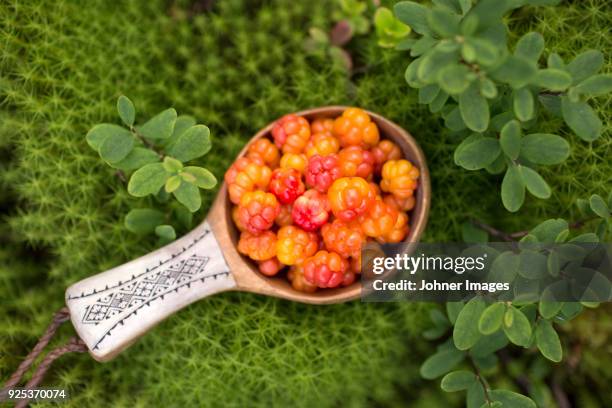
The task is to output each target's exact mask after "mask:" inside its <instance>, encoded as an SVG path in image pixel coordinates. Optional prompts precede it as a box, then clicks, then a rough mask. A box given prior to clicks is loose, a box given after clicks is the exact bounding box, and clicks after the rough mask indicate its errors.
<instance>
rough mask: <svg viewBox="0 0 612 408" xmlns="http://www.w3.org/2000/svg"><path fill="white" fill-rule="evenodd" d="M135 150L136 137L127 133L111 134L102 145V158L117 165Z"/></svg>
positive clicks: (100, 151)
mask: <svg viewBox="0 0 612 408" xmlns="http://www.w3.org/2000/svg"><path fill="white" fill-rule="evenodd" d="M133 148H134V136H132V133H130V132H129V131H127V130H126V131H125V133H123V132H122V133H118V132H117V133H110V134H109V135H108V136H107V137H106V138H105V139H104V140H103V141H102V144H100V150H99V153H100V157H102V158H103V159H104V160H106V161H107V162H109V163H111V164H112V163H117V162H119V161H121V160H123V159H125V157H126V156H127V155H128V154H130V152H131V151H132V149H133Z"/></svg>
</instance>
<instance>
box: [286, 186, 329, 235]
mask: <svg viewBox="0 0 612 408" xmlns="http://www.w3.org/2000/svg"><path fill="white" fill-rule="evenodd" d="M291 218H292V219H293V223H294V224H295V225H297V226H298V227H300V228H302V229H303V230H304V231H316V230H318V229H319V228H321V226H322V225H323V224H325V223H326V222H327V219H328V218H329V203H328V202H327V196H326V195H325V194H322V193H320V192H318V191H317V190H308V191H306V192H305V193H304V194H302V195H301V196H300V197H298V199H297V200H295V202H294V203H293V210H292V211H291Z"/></svg>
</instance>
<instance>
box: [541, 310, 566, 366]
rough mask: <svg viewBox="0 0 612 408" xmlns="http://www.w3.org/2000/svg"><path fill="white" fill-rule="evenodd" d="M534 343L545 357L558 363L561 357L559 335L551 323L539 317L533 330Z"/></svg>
mask: <svg viewBox="0 0 612 408" xmlns="http://www.w3.org/2000/svg"><path fill="white" fill-rule="evenodd" d="M535 335H536V345H537V346H538V349H540V352H541V353H542V355H543V356H544V357H546V358H547V359H549V360H551V361H554V362H555V363H558V362H560V361H561V358H562V357H563V349H562V348H561V341H560V340H559V335H558V334H557V332H556V331H555V329H554V327H553V325H552V323H550V322H549V321H548V320H545V319H540V320H539V321H538V325H537V327H536V331H535Z"/></svg>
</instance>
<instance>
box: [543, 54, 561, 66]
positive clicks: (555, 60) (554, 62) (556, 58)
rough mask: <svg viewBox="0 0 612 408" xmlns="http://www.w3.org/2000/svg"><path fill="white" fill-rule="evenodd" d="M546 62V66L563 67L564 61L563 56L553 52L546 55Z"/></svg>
mask: <svg viewBox="0 0 612 408" xmlns="http://www.w3.org/2000/svg"><path fill="white" fill-rule="evenodd" d="M546 64H547V66H548V68H555V69H565V63H564V62H563V58H561V56H560V55H559V54H557V53H556V52H553V53H552V54H550V55H549V56H548V60H547V61H546Z"/></svg>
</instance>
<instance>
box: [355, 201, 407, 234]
mask: <svg viewBox="0 0 612 408" xmlns="http://www.w3.org/2000/svg"><path fill="white" fill-rule="evenodd" d="M398 216H399V213H398V211H397V210H396V209H395V208H393V207H391V206H390V205H388V204H386V203H385V202H384V201H383V200H382V199H381V198H378V199H377V200H376V201H375V202H374V204H373V205H372V207H370V209H369V210H368V212H367V213H366V214H364V215H362V216H361V218H360V219H359V221H360V225H361V230H362V231H363V233H364V234H366V235H367V236H369V237H372V238H378V237H381V236H383V235H386V234H389V233H390V232H391V231H392V230H393V228H394V227H395V223H396V222H397V217H398Z"/></svg>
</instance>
